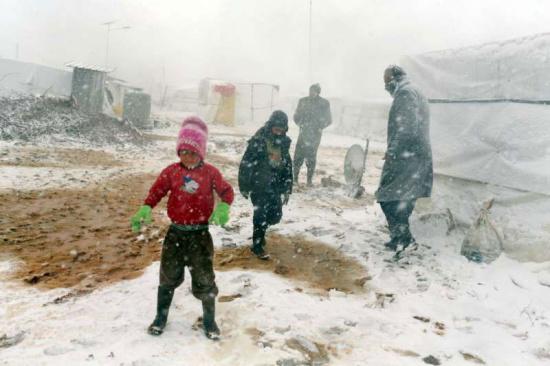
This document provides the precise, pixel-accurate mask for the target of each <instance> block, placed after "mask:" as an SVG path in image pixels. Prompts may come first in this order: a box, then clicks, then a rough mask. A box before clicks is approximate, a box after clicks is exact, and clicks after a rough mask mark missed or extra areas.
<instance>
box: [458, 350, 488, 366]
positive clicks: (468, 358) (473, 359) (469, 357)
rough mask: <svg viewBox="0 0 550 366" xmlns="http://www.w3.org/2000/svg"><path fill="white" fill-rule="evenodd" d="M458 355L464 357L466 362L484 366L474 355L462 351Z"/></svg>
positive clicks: (483, 362)
mask: <svg viewBox="0 0 550 366" xmlns="http://www.w3.org/2000/svg"><path fill="white" fill-rule="evenodd" d="M460 354H461V355H462V357H464V360H466V361H470V362H473V363H477V364H479V365H485V361H483V360H482V359H481V358H480V357H478V356H475V355H473V354H471V353H468V352H462V351H460Z"/></svg>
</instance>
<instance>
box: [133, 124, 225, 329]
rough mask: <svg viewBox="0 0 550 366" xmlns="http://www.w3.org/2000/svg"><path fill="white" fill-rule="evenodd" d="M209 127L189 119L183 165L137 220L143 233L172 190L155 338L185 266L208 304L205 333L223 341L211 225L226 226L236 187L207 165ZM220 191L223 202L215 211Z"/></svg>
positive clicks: (182, 141)
mask: <svg viewBox="0 0 550 366" xmlns="http://www.w3.org/2000/svg"><path fill="white" fill-rule="evenodd" d="M207 138H208V128H207V126H206V124H205V123H204V122H203V121H202V120H201V119H200V118H198V117H188V118H186V119H185V120H184V121H183V123H182V126H181V130H180V132H179V135H178V142H177V153H178V156H179V158H180V162H178V163H174V164H172V165H169V166H168V167H167V168H165V169H164V170H163V171H162V172H161V173H160V175H159V177H158V178H157V180H156V181H155V183H154V184H153V186H152V187H151V189H150V190H149V195H148V196H147V198H146V199H145V202H144V205H143V206H141V208H140V209H139V211H138V212H137V213H136V214H135V215H134V216H133V217H132V220H131V221H132V229H133V230H134V231H139V229H140V227H141V221H142V220H143V222H145V223H150V222H151V219H152V216H151V210H152V208H153V207H155V205H156V204H157V203H158V202H159V201H160V200H161V199H162V198H163V197H164V196H166V194H167V193H168V192H170V196H169V197H168V217H170V219H171V220H172V224H171V225H170V228H169V230H168V233H167V234H166V237H165V239H164V243H163V246H162V255H161V261H160V284H159V287H158V297H157V315H156V317H155V320H154V321H153V323H152V324H151V325H150V326H149V328H148V332H149V334H151V335H160V334H162V332H163V330H164V327H165V326H166V322H167V318H168V309H169V308H170V304H171V302H172V298H173V296H174V290H175V289H176V288H177V287H178V286H179V285H181V283H182V282H183V277H184V269H185V266H187V267H188V268H189V272H190V273H191V286H192V292H193V295H194V296H195V297H196V298H197V299H199V300H201V301H202V308H203V326H204V333H205V334H206V336H207V337H208V338H210V339H217V338H219V335H220V330H219V328H218V326H217V324H216V321H215V298H216V295H217V294H218V288H217V287H216V283H215V281H214V279H215V275H214V269H213V266H212V260H213V254H214V247H213V243H212V237H211V236H210V233H209V231H208V224H209V223H214V224H217V225H225V224H226V223H227V221H228V220H229V205H230V204H231V203H232V202H233V197H234V193H233V188H232V187H231V185H230V184H229V183H227V182H226V181H225V180H224V179H223V177H222V175H221V173H220V172H219V171H218V169H216V168H215V167H214V166H212V165H210V164H208V163H206V162H205V161H204V157H205V154H206V141H207ZM214 191H215V192H216V193H217V195H218V196H219V197H220V199H221V202H219V203H218V204H217V205H216V208H215V209H214Z"/></svg>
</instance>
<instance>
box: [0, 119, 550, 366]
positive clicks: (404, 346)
mask: <svg viewBox="0 0 550 366" xmlns="http://www.w3.org/2000/svg"><path fill="white" fill-rule="evenodd" d="M257 127H258V126H250V125H248V126H246V127H245V128H242V127H239V128H229V127H223V128H221V127H216V126H213V127H212V129H211V138H210V141H211V142H210V151H214V152H216V154H218V155H220V154H223V155H224V157H226V158H227V159H230V160H231V161H234V162H238V160H239V158H240V155H241V154H242V149H243V148H244V142H245V141H246V138H247V136H249V135H250V134H251V132H253V130H254V129H255V128H257ZM176 131H177V128H175V129H174V128H173V129H167V130H163V131H154V133H155V134H164V135H166V136H175V133H176ZM290 135H291V136H292V137H293V140H294V141H295V137H296V131H295V130H294V129H291V131H290ZM353 143H360V144H361V145H363V142H362V140H361V139H359V138H345V137H341V136H338V137H335V135H332V134H325V136H324V138H323V142H322V149H321V152H320V158H319V160H320V162H319V168H320V169H322V170H323V171H325V174H326V175H327V176H328V175H333V176H334V177H340V176H341V171H342V165H343V164H342V157H343V149H342V148H343V147H348V146H350V145H351V144H353ZM173 145H174V143H173V142H172V141H170V140H167V141H161V142H159V143H158V144H157V145H155V146H151V147H148V148H147V149H146V150H145V151H139V150H138V151H132V152H131V153H128V152H117V151H114V152H113V154H115V156H116V157H117V158H119V159H120V160H123V161H125V162H127V163H128V166H126V167H118V168H109V169H118V170H121V169H126V170H127V171H131V172H135V171H143V172H152V173H157V172H159V171H160V169H162V168H163V167H164V166H166V165H167V164H168V163H170V162H171V161H173V160H174V158H175V153H174V146H173ZM381 151H383V148H381V147H375V148H374V149H373V150H372V155H371V156H370V157H369V161H368V174H367V177H365V180H364V182H365V183H366V184H367V193H369V192H370V193H372V192H373V191H374V190H375V188H376V183H377V179H378V176H379V174H380V170H379V168H377V166H379V164H378V160H379V157H380V156H381ZM13 169H15V171H14V170H13ZM42 169H45V168H43V167H40V168H30V167H28V168H18V167H4V166H2V167H0V187H1V189H16V188H17V189H31V188H34V189H43V188H44V187H43V186H42V185H41V183H42V182H41V181H42V180H44V179H46V178H47V180H48V181H50V182H58V183H59V184H60V187H61V186H62V184H67V183H68V182H70V180H69V179H68V178H67V179H65V178H64V174H66V173H67V172H66V170H64V169H59V168H55V169H54V168H51V169H50V168H48V169H49V170H48V171H47V172H46V173H44V172H43V171H42ZM87 171H88V174H90V175H91V176H92V177H94V179H95V180H96V181H97V180H100V179H109V176H108V174H109V170H104V168H101V167H96V168H94V167H89V169H88V168H87ZM73 173H74V175H75V176H77V177H80V176H81V175H79V174H81V172H80V171H77V170H75V171H74V172H73ZM235 173H236V168H235V167H233V168H231V169H229V168H228V171H224V174H225V175H226V176H229V177H233V178H234V176H235ZM15 174H21V175H23V174H24V176H25V177H32V176H33V175H34V174H38V176H39V177H41V174H42V175H44V174H45V177H46V178H43V179H21V178H19V179H17V178H14V177H15ZM121 174H122V173H121ZM77 179H78V178H77ZM22 181H24V182H25V183H24V184H21V182H22ZM33 183H34V184H35V185H34V186H33ZM49 187H50V186H49ZM422 206H423V205H422V204H421V205H419V209H418V212H416V213H415V215H414V218H413V224H412V225H413V232H414V234H415V235H416V236H417V239H418V241H419V242H420V243H421V244H422V245H421V246H420V248H419V250H418V251H417V252H415V253H412V254H411V255H410V256H409V257H406V258H405V259H403V260H402V261H400V262H397V263H396V262H394V261H391V260H390V259H391V253H389V252H387V251H385V250H384V249H383V243H384V242H385V241H386V240H387V234H386V232H385V228H384V223H385V220H384V217H383V214H382V212H381V211H380V209H379V206H378V205H377V204H376V203H375V202H373V200H372V199H363V200H362V201H361V202H360V203H358V202H356V201H353V200H351V199H349V198H347V197H345V195H344V192H343V191H342V190H341V189H333V188H323V187H320V186H319V185H317V186H316V187H315V188H313V189H310V190H305V189H298V190H297V191H296V192H295V193H294V194H293V195H292V198H291V201H290V204H289V205H288V206H286V207H285V212H284V218H283V222H282V223H281V224H279V225H277V226H275V227H273V229H272V231H276V232H277V233H278V234H281V235H288V236H294V235H304V236H305V237H306V238H309V239H312V240H318V241H322V242H323V243H325V244H327V245H329V246H331V247H334V248H337V249H338V250H339V251H340V252H342V253H343V254H345V255H347V256H349V257H352V258H355V259H356V260H357V261H359V262H360V263H361V264H362V265H364V267H365V268H366V271H367V272H368V278H369V280H368V281H367V282H366V284H365V288H366V290H367V291H366V293H364V294H346V293H343V292H339V291H335V290H332V291H329V292H328V293H327V294H322V293H319V291H313V290H310V289H308V287H307V284H302V283H296V282H293V281H291V280H289V279H286V278H283V277H280V276H278V275H276V274H274V273H267V272H259V271H251V270H232V271H220V272H218V273H217V283H218V287H219V288H220V295H234V294H239V295H240V297H237V298H235V299H234V300H233V301H231V302H222V303H219V304H218V307H217V319H218V323H219V325H220V327H221V329H222V340H221V341H220V342H212V341H209V340H208V339H206V338H205V337H204V336H203V334H202V333H201V332H200V330H195V329H193V324H194V323H195V320H196V319H197V317H198V316H199V315H201V309H200V303H199V302H198V301H197V300H196V299H195V298H193V296H192V295H191V294H190V291H189V286H190V282H189V281H187V280H186V282H185V283H184V284H183V285H182V286H181V287H180V289H178V291H177V293H176V296H175V300H174V303H173V305H172V308H171V311H170V317H169V324H168V326H167V328H166V331H165V333H164V334H163V335H162V336H161V337H158V338H154V337H151V336H149V335H147V333H146V332H145V330H146V327H147V326H148V325H149V323H150V322H151V321H152V319H153V317H154V312H155V306H156V286H157V281H158V267H159V266H158V262H157V263H154V264H152V265H151V266H150V267H149V268H147V270H146V271H145V273H144V274H143V275H142V276H141V277H139V278H137V279H134V280H129V281H124V282H119V283H116V284H114V285H111V286H109V287H105V288H102V289H99V290H96V291H94V292H92V293H90V294H87V295H82V296H78V297H74V298H72V299H70V300H69V301H66V302H62V303H53V300H54V299H56V298H59V297H60V296H62V295H64V294H66V293H67V292H68V291H69V290H68V289H56V290H50V291H40V290H37V289H35V288H32V287H28V286H23V285H22V284H20V283H14V282H13V281H7V280H5V279H4V280H0V365H80V364H82V365H136V366H137V365H231V366H234V365H275V364H276V365H299V364H323V363H325V364H330V365H375V366H378V365H383V366H386V365H388V366H389V365H396V366H397V365H399V366H402V365H421V364H426V363H429V362H431V364H438V363H437V362H439V363H440V364H441V365H470V364H471V365H475V364H482V363H484V364H487V365H498V366H507V365H510V366H517V365H530V366H531V365H533V366H536V365H548V364H549V363H550V262H542V263H533V262H518V261H515V260H513V259H510V258H508V257H507V256H506V255H505V254H503V255H502V256H501V257H500V258H499V259H498V260H497V261H495V262H493V263H492V264H490V265H486V264H481V265H480V264H475V263H471V262H468V261H467V260H466V259H465V258H463V257H462V256H460V254H459V251H460V244H461V242H462V239H463V237H464V232H463V231H461V230H460V229H456V230H454V231H451V232H450V233H449V234H447V229H448V226H447V221H446V220H445V218H444V217H442V216H438V215H433V216H432V218H431V219H429V220H420V219H419V217H420V216H421V215H422V214H425V213H428V212H426V211H425V210H426V209H424V211H423V210H422ZM424 206H426V207H429V205H424ZM251 209H252V207H251V204H250V202H248V201H245V200H244V199H243V198H242V197H241V196H239V195H237V198H236V201H235V203H234V205H233V207H232V225H233V226H236V227H240V231H231V232H227V231H225V230H224V229H221V228H217V227H215V228H212V230H211V232H212V234H213V237H214V241H215V245H216V246H218V247H221V245H222V240H221V239H222V238H227V237H229V238H231V239H232V240H233V241H234V242H235V243H237V244H238V245H248V244H249V242H250V239H249V238H250V236H251V222H250V221H251V220H250V217H246V216H245V215H244V213H245V212H250V211H251ZM268 245H269V244H268ZM268 249H269V248H268ZM0 258H2V259H0V260H1V261H0V279H1V278H3V277H5V275H6V274H7V273H9V272H10V271H12V270H13V268H14V267H15V266H17V262H16V261H15V259H14V258H6V257H0ZM335 270H337V269H336V268H335ZM188 278H189V277H188V276H187V279H188ZM298 287H299V288H300V289H297V288H298ZM3 334H5V335H6V337H4V338H2V335H3ZM10 340H13V341H14V343H15V342H17V341H19V343H17V344H15V345H12V346H6V347H2V345H3V344H6V343H9V341H10ZM297 345H298V346H297ZM300 349H301V351H300ZM308 355H309V356H308ZM430 356H431V358H430ZM308 357H310V358H309V361H308ZM423 359H424V361H423ZM301 362H302V363H301Z"/></svg>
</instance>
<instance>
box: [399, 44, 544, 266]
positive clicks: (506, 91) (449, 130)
mask: <svg viewBox="0 0 550 366" xmlns="http://www.w3.org/2000/svg"><path fill="white" fill-rule="evenodd" d="M401 65H402V66H403V68H404V69H405V70H406V72H407V73H408V75H409V77H410V79H411V81H412V82H413V83H414V84H415V85H417V86H418V87H419V88H420V90H422V92H423V93H424V94H425V96H426V97H427V98H428V99H429V101H430V111H431V141H432V149H433V157H434V169H435V172H436V173H437V174H439V175H440V176H446V177H451V178H458V179H459V181H460V182H461V183H457V182H454V183H450V182H449V181H448V182H449V184H448V186H450V185H452V186H453V189H454V190H455V191H454V193H453V194H455V195H456V196H457V197H459V196H461V197H463V198H465V199H460V200H458V201H456V202H455V203H456V210H457V211H460V210H461V209H463V208H464V207H465V206H468V204H469V202H468V201H469V200H470V203H472V202H471V201H472V200H476V202H473V203H472V206H475V207H478V206H479V201H480V200H482V199H484V198H487V197H482V196H483V195H484V194H485V195H498V197H497V201H496V202H495V207H494V209H493V210H494V214H495V216H497V217H498V219H499V222H500V224H501V227H502V228H503V230H507V229H509V228H512V227H514V228H515V229H518V230H510V232H509V235H508V239H510V238H514V240H513V241H512V240H509V241H508V242H509V243H510V244H511V245H520V246H529V245H534V244H536V243H539V244H540V245H541V248H543V249H544V250H543V251H544V252H546V253H547V254H548V258H547V259H550V250H549V249H550V243H549V241H548V238H549V237H548V235H549V234H550V230H549V229H550V213H549V210H548V207H550V197H549V195H550V145H549V143H548V141H550V76H549V75H550V34H538V35H534V36H530V37H523V38H518V39H514V40H509V41H504V42H493V43H487V44H482V45H479V46H473V47H466V48H460V49H451V50H444V51H437V52H429V53H425V54H421V55H415V56H407V57H404V58H403V59H402V60H401ZM476 182H477V183H476ZM476 184H477V185H476ZM487 184H490V186H487ZM482 191H483V192H485V193H479V192H482ZM447 203H448V202H447ZM545 207H546V208H545ZM471 214H473V212H471ZM470 216H472V215H470ZM522 225H523V228H522V229H521V227H522ZM521 231H522V233H520V234H518V233H519V232H521ZM541 250H542V249H541ZM537 253H539V254H540V251H537Z"/></svg>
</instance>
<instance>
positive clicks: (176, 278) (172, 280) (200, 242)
mask: <svg viewBox="0 0 550 366" xmlns="http://www.w3.org/2000/svg"><path fill="white" fill-rule="evenodd" d="M213 258H214V244H213V243H212V236H210V233H209V232H208V228H204V229H200V230H194V231H185V230H181V229H179V228H177V227H176V226H174V225H171V226H170V229H169V230H168V233H166V237H165V238H164V243H163V245H162V254H161V260H160V286H159V287H162V288H165V289H167V290H171V292H172V293H173V290H174V289H176V288H177V287H178V286H179V285H181V284H182V283H183V279H184V274H185V267H186V266H187V267H188V268H189V272H190V273H191V289H192V292H193V295H194V296H195V297H196V298H197V299H199V300H205V299H207V298H213V297H214V296H216V295H217V294H218V287H217V286H216V282H215V281H214V280H215V275H214V268H213V264H212V261H213Z"/></svg>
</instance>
